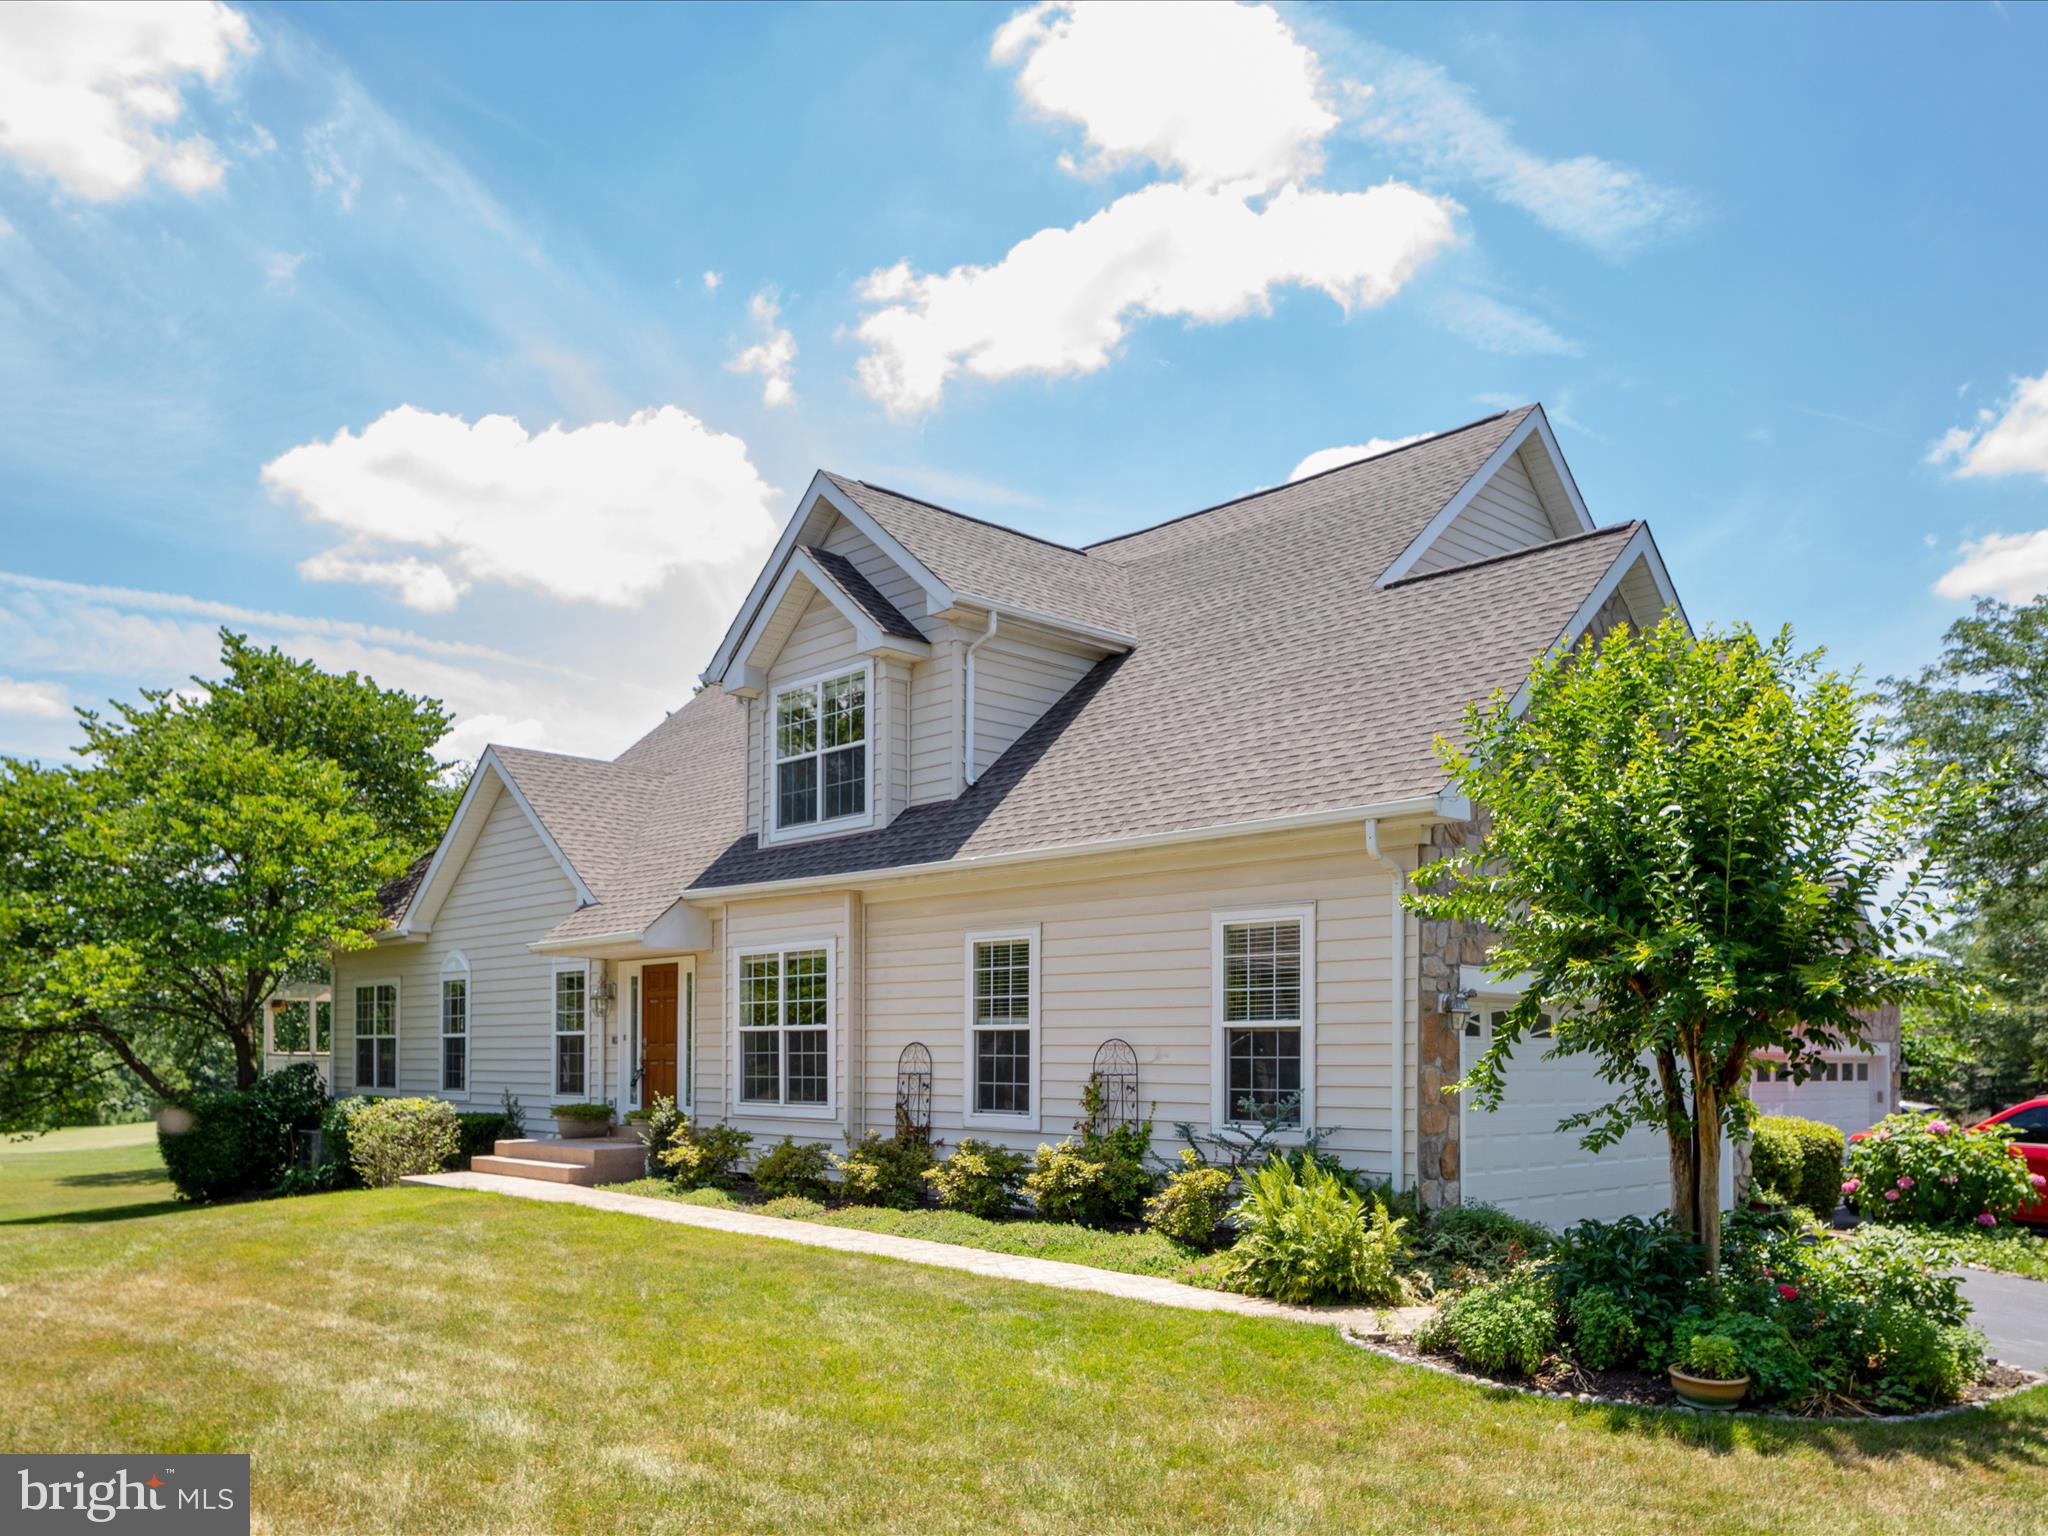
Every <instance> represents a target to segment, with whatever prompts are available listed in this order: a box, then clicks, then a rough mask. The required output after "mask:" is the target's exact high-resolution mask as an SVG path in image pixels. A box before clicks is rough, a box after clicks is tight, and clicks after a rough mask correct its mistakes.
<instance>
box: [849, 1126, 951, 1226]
mask: <svg viewBox="0 0 2048 1536" xmlns="http://www.w3.org/2000/svg"><path fill="white" fill-rule="evenodd" d="M932 1155H933V1154H932V1144H931V1142H930V1140H928V1139H927V1138H926V1137H923V1136H918V1135H914V1134H913V1135H896V1136H889V1137H883V1136H880V1135H877V1134H876V1133H875V1132H873V1131H869V1132H868V1133H867V1134H866V1135H865V1136H863V1137H861V1139H860V1140H859V1141H857V1142H855V1143H854V1144H853V1145H852V1146H850V1147H848V1148H847V1149H846V1155H845V1156H844V1157H834V1158H833V1159H832V1166H833V1167H834V1168H836V1169H838V1170H839V1193H840V1194H841V1195H842V1196H844V1197H845V1198H846V1199H848V1200H850V1201H852V1202H853V1203H854V1204H855V1205H885V1206H888V1207H890V1208H891V1209H893V1210H898V1211H908V1210H912V1209H914V1208H915V1207H916V1206H917V1204H918V1203H919V1202H920V1201H921V1200H923V1198H924V1191H925V1182H924V1176H925V1173H926V1171H927V1170H929V1169H930V1167H931V1166H932Z"/></svg>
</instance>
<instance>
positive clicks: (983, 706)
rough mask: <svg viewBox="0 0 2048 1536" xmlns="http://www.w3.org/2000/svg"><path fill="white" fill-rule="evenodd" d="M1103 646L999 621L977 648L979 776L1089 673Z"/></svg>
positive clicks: (976, 761)
mask: <svg viewBox="0 0 2048 1536" xmlns="http://www.w3.org/2000/svg"><path fill="white" fill-rule="evenodd" d="M1100 654H1101V653H1100V652H1097V651H1084V650H1082V649H1081V648H1079V647H1077V646H1071V645H1067V644H1065V643H1063V642H1061V641H1059V640H1055V639H1054V638H1053V637H1051V636H1050V635H1045V634H1041V633H1039V632H1037V631H1033V630H1023V631H1019V630H1010V629H1004V628H1001V627H999V628H998V629H997V631H996V633H995V634H994V635H992V636H990V637H989V639H988V640H987V641H985V642H984V643H983V644H982V646H981V648H980V649H979V650H977V651H976V652H975V653H974V772H975V776H976V777H977V778H978V777H980V776H981V775H982V774H984V773H986V772H987V771H988V769H989V767H990V765H991V764H993V763H994V762H995V760H996V759H997V758H999V757H1001V756H1002V755H1003V753H1004V752H1005V751H1007V750H1008V748H1009V746H1010V744H1011V743H1012V742H1014V741H1015V740H1016V739H1017V738H1018V737H1019V736H1022V735H1023V734H1024V733H1025V732H1026V731H1028V730H1029V729H1031V727H1032V725H1033V724H1034V723H1035V722H1036V721H1037V719H1038V717H1039V716H1040V715H1043V714H1044V713H1045V712H1046V711H1047V710H1048V709H1051V708H1052V707H1053V705H1055V704H1057V703H1058V702H1059V701H1060V699H1061V697H1062V696H1064V695H1065V693H1066V692H1067V690H1068V689H1070V688H1072V687H1073V686H1074V684H1076V683H1078V682H1079V681H1080V680H1081V679H1082V678H1083V677H1085V676H1087V675H1088V669H1089V668H1091V667H1093V666H1094V665H1095V662H1096V659H1097V657H1098V656H1099V655H1100Z"/></svg>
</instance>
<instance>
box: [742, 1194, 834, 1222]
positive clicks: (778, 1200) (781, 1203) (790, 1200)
mask: <svg viewBox="0 0 2048 1536" xmlns="http://www.w3.org/2000/svg"><path fill="white" fill-rule="evenodd" d="M754 1209H755V1210H756V1211H757V1212H758V1213H759V1214H761V1215H763V1216H780V1217H782V1218H783V1219H784V1220H785V1221H807V1220H809V1219H810V1218H811V1217H813V1216H818V1215H822V1214H823V1213H824V1210H825V1207H824V1206H822V1205H820V1204H819V1203H818V1202H817V1201H815V1200H807V1199H805V1198H804V1197H803V1196H802V1195H777V1196H776V1197H775V1198H774V1199H773V1200H764V1201H762V1202H761V1204H759V1205H757V1206H756V1207H754Z"/></svg>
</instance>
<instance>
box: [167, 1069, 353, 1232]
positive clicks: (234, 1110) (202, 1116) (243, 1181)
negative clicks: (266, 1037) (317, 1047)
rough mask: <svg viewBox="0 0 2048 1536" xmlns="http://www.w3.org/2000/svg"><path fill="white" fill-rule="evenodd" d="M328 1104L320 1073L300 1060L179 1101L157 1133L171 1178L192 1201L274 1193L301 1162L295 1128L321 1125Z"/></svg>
mask: <svg viewBox="0 0 2048 1536" xmlns="http://www.w3.org/2000/svg"><path fill="white" fill-rule="evenodd" d="M326 1101H327V1093H326V1090H325V1088H323V1087H322V1086H321V1083H320V1074H319V1073H318V1072H316V1071H315V1070H314V1069H313V1068H312V1067H311V1066H310V1065H308V1064H306V1063H304V1062H301V1063H300V1064H298V1065H297V1066H292V1067H287V1068H285V1070H284V1071H282V1072H273V1073H272V1074H271V1075H270V1076H268V1077H263V1078H259V1079H257V1081H256V1082H255V1083H253V1084H252V1085H251V1086H249V1087H247V1088H238V1089H227V1090H224V1091H222V1092H217V1093H204V1094H199V1095H197V1096H196V1097H194V1098H192V1099H190V1100H188V1101H187V1102H186V1103H184V1104H181V1105H178V1106H175V1107H174V1110H173V1112H172V1113H170V1114H167V1115H166V1116H165V1117H164V1119H163V1121H162V1122H161V1123H160V1125H159V1127H158V1131H157V1145H158V1147H159V1148H160V1149H161V1151H162V1153H163V1159H164V1168H165V1170H166V1171H167V1172H168V1173H169V1174H170V1177H171V1183H172V1184H173V1185H174V1186H176V1188H177V1191H178V1193H179V1194H180V1195H182V1196H184V1197H185V1198H186V1199H187V1200H195V1201H207V1200H223V1199H227V1198H229V1197H231V1196H234V1195H250V1194H259V1193H267V1192H269V1191H270V1190H272V1189H274V1188H276V1187H277V1185H278V1183H279V1182H280V1181H281V1180H282V1179H283V1177H284V1174H285V1171H286V1170H287V1169H289V1168H290V1167H291V1166H292V1165H293V1164H294V1163H295V1162H296V1161H297V1160H298V1155H299V1143H298V1133H299V1132H300V1131H301V1130H310V1129H311V1128H312V1127H314V1126H315V1125H317V1124H319V1122H320V1114H321V1110H322V1108H323V1107H324V1106H325V1104H326Z"/></svg>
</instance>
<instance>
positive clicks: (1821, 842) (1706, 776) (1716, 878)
mask: <svg viewBox="0 0 2048 1536" xmlns="http://www.w3.org/2000/svg"><path fill="white" fill-rule="evenodd" d="M1870 703H1871V700H1870V698H1869V697H1868V696H1867V695H1865V694H1863V693H1862V692H1860V691H1859V690H1858V688H1857V687H1856V685H1855V683H1854V681H1853V680H1852V679H1848V678H1844V677H1842V676H1840V675H1838V674H1836V673H1834V672H1831V671H1827V670H1825V669H1824V668H1823V666H1822V664H1821V659H1820V656H1819V653H1817V652H1816V653H1812V654H1801V653H1799V652H1797V651H1795V650H1794V648H1793V644H1792V640H1791V636H1790V633H1789V632H1783V633H1780V634H1778V635H1776V636H1774V637H1772V638H1770V639H1761V638H1759V637H1758V636H1756V635H1755V634H1753V633H1752V632H1750V631H1749V630H1747V629H1738V630H1735V631H1734V632H1732V633H1728V634H1711V633H1710V634H1703V635H1699V636H1697V637H1696V636H1694V635H1693V634H1692V632H1691V631H1690V630H1689V629H1688V628H1687V627H1686V626H1685V625H1684V624H1683V623H1682V622H1681V621H1680V620H1679V619H1678V618H1677V617H1676V616H1668V617H1667V618H1666V619H1665V620H1664V622H1663V623H1662V624H1660V625H1659V626H1658V627H1657V628H1656V629H1654V630H1651V631H1647V632H1642V633H1637V632H1632V631H1630V630H1628V629H1626V628H1622V629H1617V630H1615V631H1613V632H1611V633H1610V634H1608V635H1607V636H1606V637H1605V638H1604V639H1602V640H1601V641H1599V642H1598V643H1597V644H1589V645H1586V646H1583V647H1581V648H1579V649H1578V650H1576V651H1573V652H1570V653H1563V652H1560V653H1556V654H1553V655H1551V656H1548V657H1546V658H1544V659H1543V660H1541V661H1540V662H1539V663H1538V664H1537V666H1536V668H1535V670H1534V672H1533V674H1532V676H1531V678H1530V680H1529V685H1528V693H1527V702H1526V707H1525V708H1522V709H1517V708H1515V707H1514V705H1513V702H1512V701H1511V700H1509V699H1508V698H1507V697H1505V696H1496V697H1495V698H1494V699H1492V700H1490V701H1489V702H1487V703H1486V704H1484V705H1479V706H1475V707H1473V708H1472V709H1471V710H1470V711H1469V712H1468V714H1467V717H1466V721H1465V735H1466V742H1467V744H1466V745H1465V746H1464V747H1463V748H1454V747H1451V746H1450V745H1448V744H1445V745H1443V747H1442V751H1443V753H1444V760H1445V763H1446V766H1447V768H1448V770H1449V773H1450V776H1451V778H1452V780H1453V781H1454V782H1455V783H1456V784H1457V785H1458V786H1459V787H1460V788H1461V789H1462V790H1463V791H1464V792H1465V793H1466V794H1467V795H1468V796H1470V798H1471V800H1472V802H1473V803H1474V805H1475V806H1478V807H1480V808H1481V810H1482V815H1483V818H1484V836H1483V838H1482V839H1481V840H1480V841H1479V842H1478V843H1477V844H1476V845H1475V846H1473V847H1471V848H1469V849H1467V850H1465V851H1463V852H1460V853H1457V854H1454V855H1451V856H1449V857H1446V858H1445V859H1443V860H1440V861H1438V862H1437V863H1435V864H1432V865H1430V866H1428V867H1427V868H1425V869H1424V870H1423V871H1421V872H1420V873H1419V874H1418V876H1417V889H1416V891H1415V894H1414V895H1413V896H1412V897H1411V898H1410V904H1411V905H1412V907H1413V908H1414V909H1415V910H1417V911H1418V912H1420V913H1422V914H1423V915H1424V916H1426V917H1431V918H1442V919H1453V920H1458V921H1463V922H1471V923H1479V924H1483V925H1485V926H1486V927H1487V928H1489V929H1491V930H1492V931H1493V934H1494V935H1495V940H1494V947H1493V952H1492V956H1491V960H1490V965H1491V967H1492V969H1493V970H1494V971H1495V972H1496V973H1500V974H1519V973H1524V972H1526V973H1527V974H1528V976H1529V978H1530V981H1529V984H1528V988H1527V990H1526V991H1525V992H1524V993H1523V994H1522V996H1521V998H1520V1000H1519V1002H1518V1003H1517V1004H1516V1006H1515V1007H1514V1009H1513V1010H1512V1011H1511V1012H1509V1013H1508V1014H1507V1016H1506V1019H1505V1020H1504V1022H1503V1027H1501V1028H1499V1029H1498V1030H1497V1031H1496V1032H1495V1035H1494V1038H1493V1041H1492V1043H1491V1044H1490V1045H1489V1046H1488V1048H1487V1050H1486V1052H1485V1053H1484V1055H1483V1056H1482V1057H1481V1058H1480V1060H1479V1062H1478V1063H1477V1065H1476V1066H1475V1067H1474V1068H1473V1069H1472V1071H1471V1073H1470V1074H1469V1075H1468V1076H1467V1078H1466V1080H1465V1081H1464V1082H1463V1083H1462V1084H1460V1088H1461V1089H1462V1090H1463V1091H1467V1092H1470V1093H1472V1094H1473V1095H1474V1096H1475V1098H1476V1099H1477V1101H1478V1102H1480V1103H1481V1104H1485V1105H1493V1104H1497V1103H1498V1102H1499V1100H1500V1095H1501V1091H1502V1088H1503V1086H1504V1084H1505V1083H1506V1081H1507V1078H1508V1077H1509V1075H1510V1073H1511V1070H1512V1068H1511V1063H1512V1059H1513V1056H1514V1053H1515V1050H1516V1048H1517V1047H1518V1046H1519V1045H1521V1044H1522V1042H1523V1041H1525V1040H1529V1039H1531V1038H1532V1037H1533V1035H1534V1032H1535V1030H1536V1028H1537V1027H1538V1023H1539V1019H1540V1017H1541V1016H1544V1015H1549V1016H1551V1017H1552V1018H1554V1019H1555V1020H1556V1024H1555V1038H1554V1039H1553V1040H1551V1041H1549V1042H1548V1045H1549V1046H1550V1048H1552V1049H1554V1050H1556V1051H1561V1052H1563V1053H1565V1054H1568V1055H1589V1056H1591V1057H1593V1058H1594V1060H1595V1061H1596V1062H1597V1063H1598V1066H1599V1071H1600V1075H1601V1077H1602V1079H1603V1080H1604V1081H1605V1082H1606V1083H1608V1084H1609V1085H1611V1087H1612V1090H1613V1095H1614V1096H1613V1098H1612V1099H1611V1101H1610V1102H1608V1103H1607V1104H1605V1105H1603V1106H1600V1107H1598V1108H1595V1109H1591V1110H1589V1111H1587V1112H1586V1113H1584V1114H1581V1115H1578V1116H1575V1117H1573V1119H1572V1120H1570V1121H1568V1122H1567V1124H1568V1125H1571V1126H1574V1127H1576V1128H1578V1129H1582V1130H1584V1131H1585V1132H1586V1135H1585V1138H1584V1140H1585V1144H1586V1145H1587V1146H1588V1147H1589V1148H1593V1149H1595V1150H1597V1149H1599V1148H1600V1147H1603V1146H1606V1145H1608V1144H1611V1143H1612V1142H1613V1141H1614V1140H1616V1139H1617V1138H1619V1137H1620V1136H1621V1135H1622V1133H1623V1132H1624V1131H1625V1130H1627V1129H1628V1128H1629V1127H1630V1126H1632V1125H1647V1126H1654V1127H1657V1128H1658V1129H1660V1130H1662V1131H1663V1132H1664V1134H1665V1136H1666V1138H1667V1140H1668V1144H1669V1151H1670V1168H1671V1210H1672V1215H1673V1219H1674V1220H1675V1221H1676V1222H1677V1223H1678V1224H1679V1225H1681V1226H1683V1227H1684V1228H1685V1229H1687V1230H1688V1231H1690V1232H1693V1233H1695V1234H1697V1235H1698V1236H1699V1237H1700V1239H1701V1241H1702V1243H1703V1245H1704V1246H1705V1249H1706V1252H1707V1255H1708V1259H1707V1263H1708V1268H1709V1270H1710V1271H1711V1270H1712V1269H1713V1268H1714V1267H1715V1266H1716V1265H1717V1263H1718V1258H1719V1243H1720V1194H1719V1188H1720V1170H1721V1162H1722V1146H1723V1137H1724V1133H1725V1132H1727V1131H1728V1130H1731V1129H1735V1128H1739V1126H1740V1125H1741V1124H1742V1122H1743V1120H1744V1118H1745V1116H1746V1115H1747V1113H1748V1103H1747V1096H1746V1093H1745V1090H1744V1084H1745V1083H1746V1081H1747V1078H1748V1075H1749V1066H1750V1058H1751V1056H1752V1055H1753V1053H1755V1052H1757V1051H1759V1050H1776V1051H1783V1052H1784V1053H1785V1055H1786V1058H1787V1059H1788V1061H1789V1062H1790V1063H1791V1065H1792V1070H1793V1072H1794V1073H1795V1075H1798V1076H1804V1075H1805V1072H1806V1070H1807V1069H1808V1067H1809V1065H1810V1064H1814V1063H1817V1060H1818V1058H1819V1056H1820V1054H1821V1053H1822V1052H1824V1051H1832V1050H1839V1049H1842V1048H1844V1047H1845V1046H1855V1045H1862V1044H1865V1043H1866V1030H1867V1026H1866V1024H1865V1022H1864V1018H1863V1015H1865V1014H1867V1013H1868V1012H1869V1011H1870V1010H1872V1009H1874V1008H1877V1007H1879V1006H1880V1005H1883V1004H1885V1003H1890V1002H1897V1001H1901V1000H1903V999H1904V998H1906V997H1908V996H1911V995H1913V994H1915V993H1916V992H1918V991H1919V990H1921V989H1923V988H1925V987H1927V986H1929V985H1931V984H1932V983H1933V982H1934V981H1935V980H1936V978H1937V975H1938V966H1937V964H1936V962H1935V961H1934V960H1932V959H1931V958H1929V957H1927V956H1926V955H1924V954H1920V953H1916V952H1914V950H1913V946H1914V945H1915V944H1917V943H1918V942H1919V941H1920V940H1922V939H1924V938H1925V936H1926V933H1927V931H1928V924H1929V918H1930V908H1931V906H1932V903H1933V894H1932V884H1931V882H1932V880H1933V878H1934V877H1935V876H1936V875H1937V874H1938V873H1939V871H1940V870H1941V868H1942V867H1943V862H1944V860H1945V859H1946V858H1947V857H1948V856H1949V855H1950V853H1951V852H1952V850H1953V848H1954V846H1955V839H1956V837H1957V835H1958V832H1959V831H1960V829H1961V827H1962V825H1963V823H1964V821H1965V819H1966V818H1967V816H1968V814H1969V813H1970V810H1971V808H1972V806H1973V804H1974V802H1975V794H1974V792H1973V791H1972V790H1971V788H1970V787H1969V786H1968V785H1967V783H1966V782H1965V780H1964V777H1963V775H1962V774H1961V773H1959V772H1958V771H1957V770H1955V769H1953V768H1950V769H1945V770H1939V771H1933V772H1926V771H1922V765H1921V764H1920V763H1919V761H1918V760H1917V758H1916V757H1915V756H1914V755H1913V754H1912V753H1911V752H1910V750H1909V751H1906V752H1903V753H1902V754H1898V755H1893V756H1889V757H1888V756H1886V755H1885V754H1884V752H1883V751H1882V748H1883V747H1884V737H1883V734H1882V731H1883V727H1882V725H1881V724H1880V722H1879V721H1878V720H1877V719H1876V717H1875V716H1874V715H1873V713H1872V712H1871V710H1870V707H1869V706H1870ZM1539 1048H1541V1047H1539Z"/></svg>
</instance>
